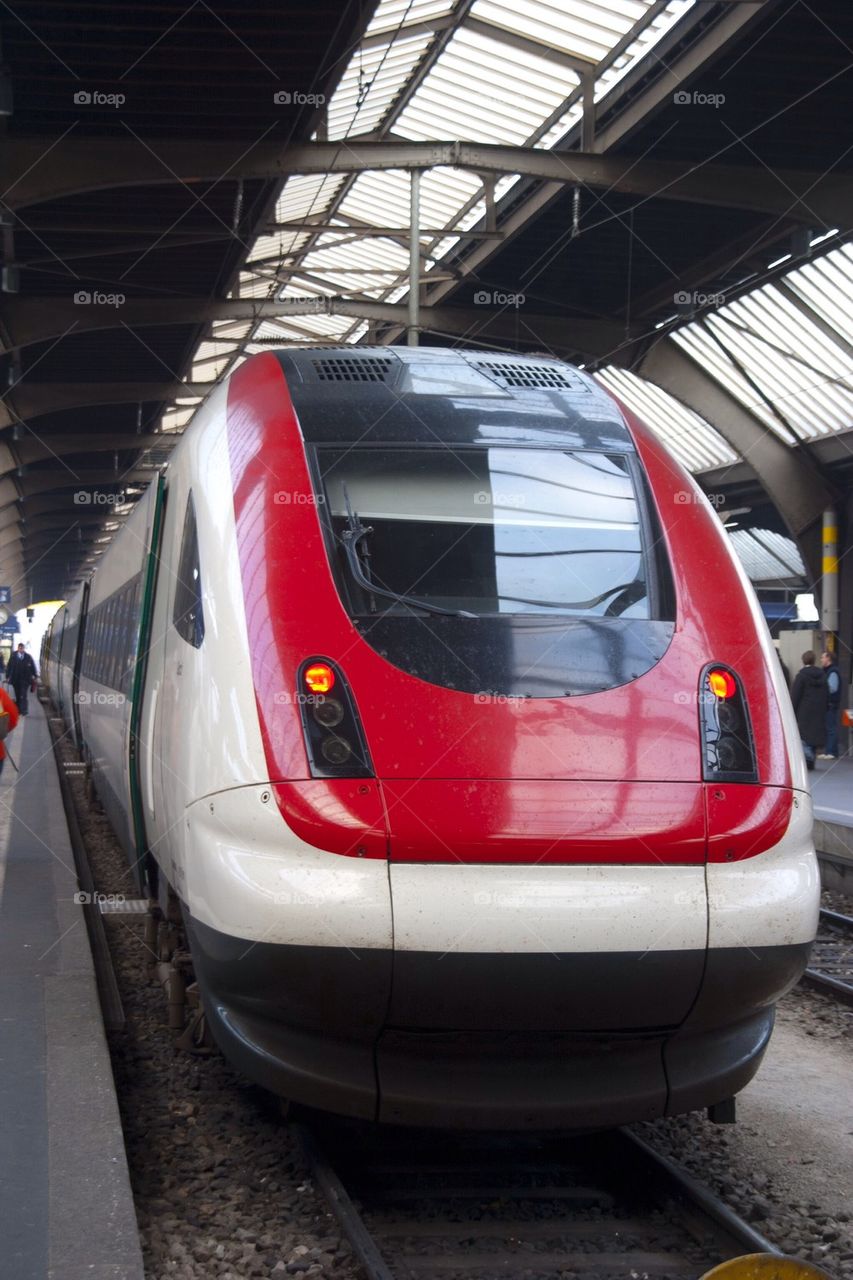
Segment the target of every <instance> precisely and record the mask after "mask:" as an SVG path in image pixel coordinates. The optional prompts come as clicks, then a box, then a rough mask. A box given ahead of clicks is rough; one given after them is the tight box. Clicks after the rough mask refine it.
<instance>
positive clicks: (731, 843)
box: [705, 782, 793, 862]
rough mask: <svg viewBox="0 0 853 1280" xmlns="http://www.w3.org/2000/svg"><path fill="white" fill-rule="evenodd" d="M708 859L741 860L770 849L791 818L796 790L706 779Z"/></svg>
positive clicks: (721, 860) (718, 860)
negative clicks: (713, 781)
mask: <svg viewBox="0 0 853 1280" xmlns="http://www.w3.org/2000/svg"><path fill="white" fill-rule="evenodd" d="M705 798H706V804H707V820H708V861H709V862H739V861H740V860H741V859H742V858H754V857H756V855H757V854H759V853H764V852H765V850H767V849H771V848H772V847H773V845H774V844H778V842H779V841H780V840H781V839H782V837H783V835H784V834H785V832H786V831H787V830H788V824H789V823H790V821H791V805H792V802H793V792H792V791H791V790H790V789H789V788H787V787H751V786H748V785H746V784H744V783H742V782H718V783H710V782H709V783H706V785H705Z"/></svg>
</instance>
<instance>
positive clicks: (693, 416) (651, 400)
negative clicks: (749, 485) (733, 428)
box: [595, 366, 737, 472]
mask: <svg viewBox="0 0 853 1280" xmlns="http://www.w3.org/2000/svg"><path fill="white" fill-rule="evenodd" d="M595 376H596V379H597V380H598V381H599V382H601V383H602V384H603V385H604V386H605V387H606V388H607V390H608V391H610V392H612V393H613V395H615V396H618V398H619V399H620V400H622V401H623V402H624V403H625V404H626V405H627V406H628V408H629V409H632V410H633V412H634V413H636V415H637V417H638V418H641V419H642V421H643V422H645V423H646V425H647V426H648V427H650V428H651V430H652V431H654V433H655V435H657V436H659V437H660V439H661V440H662V441H663V443H664V444H665V445H666V446H667V448H668V449H670V450H671V452H672V453H674V454H675V456H676V458H678V460H679V462H681V463H682V464H683V465H684V466H685V467H687V469H688V470H689V471H693V472H697V471H707V470H709V469H710V468H712V467H721V466H725V465H726V464H728V463H731V462H736V461H737V454H736V453H735V451H734V449H732V448H731V447H730V445H729V444H728V443H727V442H726V441H725V440H724V439H723V437H722V436H721V435H720V433H719V432H718V431H717V430H715V428H714V427H712V426H711V424H710V423H709V422H706V421H705V419H704V418H702V417H700V416H699V414H698V413H694V411H693V410H692V409H688V407H687V405H684V404H682V403H681V401H680V400H676V399H675V397H674V396H671V395H670V394H669V392H668V391H664V390H663V388H662V387H656V386H655V385H654V383H652V382H646V381H645V380H644V379H643V378H638V377H637V376H636V374H633V373H629V372H628V370H627V369H617V368H614V367H613V366H609V367H608V368H605V369H601V370H600V371H599V372H598V373H597V374H596V375H595Z"/></svg>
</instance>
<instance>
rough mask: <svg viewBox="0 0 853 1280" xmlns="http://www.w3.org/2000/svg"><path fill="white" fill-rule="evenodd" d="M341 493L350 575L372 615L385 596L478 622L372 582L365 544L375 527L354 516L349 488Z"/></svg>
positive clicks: (459, 611)
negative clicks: (364, 595)
mask: <svg viewBox="0 0 853 1280" xmlns="http://www.w3.org/2000/svg"><path fill="white" fill-rule="evenodd" d="M341 490H342V492H343V495H344V502H345V503H346V509H347V525H348V528H346V529H344V530H343V532H342V534H341V537H342V538H343V543H344V550H345V551H346V555H347V565H348V566H349V571H350V573H351V574H352V576H353V577H354V578H355V580H356V582H357V583H358V585H359V586H360V587H363V588H364V590H365V591H366V592H367V593H368V595H369V596H370V597H371V601H370V603H371V612H372V613H375V612H376V604H375V601H374V600H373V597H374V596H384V597H385V599H386V600H393V601H394V602H395V603H396V604H403V605H407V606H408V607H409V608H410V609H424V610H426V612H427V613H443V614H446V615H447V616H448V617H451V618H475V617H476V616H477V615H476V614H475V613H466V612H465V610H464V609H444V608H442V606H441V605H439V604H427V602H426V601H425V600H417V599H415V597H414V596H407V595H398V593H397V592H396V591H389V590H387V588H385V587H378V586H377V585H376V583H375V582H371V580H370V578H369V577H368V576H367V574H366V573H365V571H364V569H363V568H362V563H361V556H362V555H365V556H369V554H370V553H369V551H368V550H367V546H366V543H365V545H364V547H363V549H362V548H361V544H362V543H364V540H365V539H366V538H367V537H369V535H370V534H371V533H373V526H372V525H365V524H362V523H361V519H360V517H359V516H358V513H357V512H354V511H353V509H352V505H351V503H350V500H349V492H348V490H347V486H346V484H345V483H344V482H343V481H341Z"/></svg>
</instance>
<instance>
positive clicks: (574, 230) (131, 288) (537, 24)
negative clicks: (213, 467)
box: [0, 0, 853, 605]
mask: <svg viewBox="0 0 853 1280" xmlns="http://www.w3.org/2000/svg"><path fill="white" fill-rule="evenodd" d="M87 14H88V11H85V10H83V11H79V12H78V13H75V14H74V15H69V14H65V13H64V12H63V11H61V10H60V9H57V7H56V4H55V0H32V4H31V5H30V7H29V10H28V15H27V21H26V23H23V22H21V21H20V20H19V19H18V18H17V17H16V16H15V14H13V13H12V12H11V10H9V12H8V13H6V14H2V13H0V39H2V45H3V55H4V56H3V61H4V67H5V69H0V90H3V92H5V90H4V89H3V86H4V85H5V84H6V80H8V86H9V89H10V92H9V93H6V96H5V97H4V96H3V92H0V107H2V108H3V110H4V111H6V112H7V122H6V131H5V134H4V136H3V139H1V140H0V150H2V149H4V148H5V149H6V151H7V153H8V154H7V161H8V164H7V171H8V173H9V174H10V179H9V186H8V191H7V193H6V195H5V196H4V197H3V200H4V201H5V202H6V203H5V204H2V205H0V217H2V221H3V228H4V235H3V246H4V256H3V261H4V267H3V274H2V293H0V346H2V349H0V363H2V368H0V377H2V378H3V379H4V380H5V385H6V388H7V390H6V392H5V394H4V396H3V397H2V400H3V404H2V405H0V429H2V432H3V434H2V441H0V556H2V557H3V562H4V563H7V565H8V566H10V567H9V569H8V573H9V574H10V575H11V578H13V579H15V581H17V582H19V583H26V584H27V585H26V590H27V593H28V596H29V597H36V596H39V597H44V598H48V597H49V598H54V597H57V596H59V595H62V594H65V593H66V592H67V591H68V590H69V589H70V587H71V586H72V585H73V584H74V583H75V582H78V581H80V579H81V577H83V576H85V575H86V574H88V573H89V572H90V571H91V569H92V567H93V566H94V565H95V564H96V563H97V559H98V557H99V556H100V555H101V554H103V551H104V550H105V548H106V547H107V546H108V545H109V543H110V540H111V539H112V537H113V536H114V534H115V532H116V530H117V529H118V528H119V527H120V526H121V523H122V521H123V520H124V519H125V518H126V515H127V514H128V512H129V511H130V510H131V509H132V506H133V502H134V501H135V500H136V499H137V498H138V496H139V494H140V493H141V492H143V491H144V489H145V487H146V485H147V484H148V483H150V480H151V478H152V476H154V475H156V474H157V472H158V470H159V469H160V468H161V467H162V465H163V464H164V463H165V462H166V461H167V460H168V457H169V455H170V452H171V449H172V447H173V446H174V444H175V442H176V441H177V439H179V437H180V435H181V434H182V432H183V431H184V429H185V428H186V426H187V425H188V424H189V423H190V422H191V421H192V419H193V416H194V415H195V413H196V412H197V410H198V408H199V406H200V405H201V404H202V403H203V401H204V399H205V398H206V396H207V395H208V394H209V393H210V390H211V389H212V388H213V387H214V386H216V385H217V383H218V382H220V381H221V380H222V379H223V378H224V377H226V376H227V375H228V374H229V373H230V372H231V371H233V370H234V369H235V368H236V367H237V366H238V365H239V364H240V363H241V362H242V361H243V360H245V359H246V358H247V357H248V356H249V355H252V354H254V353H256V352H259V351H263V350H267V349H269V348H270V347H272V346H286V345H292V344H295V345H299V344H309V345H317V344H321V345H328V344H335V345H337V344H341V343H343V344H371V345H374V344H378V345H389V344H392V343H395V342H399V341H401V340H405V336H406V330H407V327H408V328H409V329H410V332H414V331H415V330H417V331H419V337H420V341H421V342H422V343H424V344H425V345H436V344H437V345H450V346H461V347H463V348H473V349H481V350H482V349H487V350H488V349H498V350H506V349H510V350H517V351H520V352H540V353H541V352H546V353H548V354H549V356H554V357H559V358H564V359H568V360H570V361H573V362H574V363H576V364H578V365H579V366H581V367H582V368H585V369H586V370H587V371H588V372H589V373H590V374H591V375H592V376H594V377H596V378H598V379H599V380H600V382H601V383H602V385H604V386H605V387H607V388H608V389H609V390H611V391H612V392H613V393H614V394H615V395H616V396H617V397H618V398H619V399H620V400H621V401H622V402H623V403H624V404H626V405H627V406H629V407H630V408H631V409H633V410H634V411H636V413H637V414H638V415H639V416H640V417H642V418H643V419H644V420H645V421H646V422H648V424H649V425H650V427H651V428H652V429H653V430H654V431H656V432H658V434H659V435H660V436H661V437H662V439H663V440H664V441H665V443H666V444H667V445H668V446H669V447H670V449H671V450H672V451H673V452H674V454H675V455H676V457H677V458H678V459H679V460H680V461H681V462H682V463H683V464H684V466H685V467H687V468H688V469H689V470H690V471H691V472H692V473H693V474H695V475H697V476H698V477H699V478H700V482H701V484H702V486H703V487H704V488H705V489H706V491H707V492H709V493H720V492H724V494H725V503H724V506H723V509H721V515H723V517H724V519H725V521H726V523H727V524H728V525H729V527H730V529H732V531H733V532H738V531H741V532H743V531H744V530H745V526H746V525H749V526H750V532H751V533H753V534H755V535H756V536H759V535H761V536H762V537H763V536H764V535H765V534H766V535H767V536H768V537H770V538H771V540H772V538H781V539H785V545H784V546H783V545H782V543H773V545H772V546H769V544H768V545H767V546H765V543H762V544H761V545H762V546H765V550H767V554H768V555H770V556H771V557H773V556H776V557H778V556H779V555H781V556H782V558H783V560H784V562H785V563H784V565H781V566H779V570H780V571H779V573H778V574H777V575H776V577H778V579H779V580H780V581H782V580H784V581H786V582H787V581H793V580H794V579H795V578H797V576H798V575H799V573H800V569H801V568H802V561H801V560H800V559H799V556H800V553H802V556H803V558H804V559H805V561H806V562H807V564H808V568H809V571H810V573H811V575H812V576H815V568H814V567H815V565H816V564H818V565H819V545H818V546H809V547H807V546H806V544H805V542H804V539H811V540H812V542H814V537H815V529H817V532H818V535H819V525H820V516H821V513H822V511H823V510H824V509H825V507H826V506H827V505H831V504H832V503H833V502H837V501H838V500H839V496H838V495H839V493H841V492H842V489H841V488H840V487H839V485H838V483H836V481H837V480H838V479H839V478H844V477H853V437H851V435H850V432H851V430H853V302H851V299H853V290H852V289H851V284H853V245H851V244H850V243H849V241H850V240H851V236H853V153H851V154H848V152H849V151H850V149H849V146H848V145H847V142H846V140H845V138H844V137H843V136H842V134H843V130H841V129H840V128H835V127H833V122H836V123H837V122H839V121H846V120H847V119H848V116H849V73H850V48H851V47H853V6H850V5H849V3H848V2H847V0H827V4H826V6H822V8H821V11H820V14H819V15H818V16H815V14H814V13H812V11H811V9H810V7H809V6H807V5H804V4H800V3H794V4H792V3H790V0H762V2H761V3H758V2H756V3H731V0H562V2H560V0H512V2H510V0H367V3H360V2H359V0H316V3H314V4H312V5H311V6H306V5H304V4H297V3H296V2H295V0H294V2H293V3H292V4H291V3H290V2H289V0H284V3H282V0H249V2H248V3H245V2H244V0H223V4H222V5H221V6H219V8H218V9H217V13H216V14H214V13H213V11H212V10H211V9H210V8H209V6H206V5H200V6H199V5H196V6H190V7H189V8H187V9H184V8H183V7H182V6H181V5H179V4H177V5H176V6H175V8H174V13H173V14H172V16H171V17H170V14H171V9H170V5H169V3H166V4H165V5H164V4H155V3H154V2H153V0H143V3H142V4H140V5H138V6H131V7H129V8H127V9H126V10H125V11H123V15H122V21H121V23H118V24H114V25H112V26H108V25H107V24H105V23H104V22H103V18H102V15H101V16H99V15H98V13H96V12H95V11H94V10H93V11H92V14H91V15H88V16H87ZM172 17H173V18H174V21H173V20H172ZM161 23H162V28H161V26H160V24H161ZM90 27H91V30H90ZM804 50H806V51H808V54H809V56H808V57H804ZM178 67H180V68H181V72H180V74H176V68H178ZM108 68H112V70H108ZM66 73H68V74H67V75H66ZM110 76H111V77H112V80H110V78H109V77H110ZM4 77H6V80H4ZM99 85H101V86H103V88H104V89H110V88H113V89H115V90H116V91H117V92H119V93H120V96H122V98H123V99H124V100H125V105H124V106H123V107H122V108H121V110H118V109H111V110H100V111H98V110H95V109H94V107H93V109H92V110H89V109H88V108H86V109H83V108H80V109H79V110H78V109H77V107H76V106H74V107H73V108H72V105H71V104H72V102H73V103H75V104H76V102H77V100H78V98H79V97H80V96H81V93H80V90H81V86H82V97H83V98H84V99H85V98H86V97H87V94H88V97H89V98H92V96H93V95H92V92H91V90H92V89H94V88H97V87H98V86H99ZM12 90H13V91H14V92H13V94H12V93H11V91H12ZM10 94H11V96H10ZM13 98H14V103H12V99H13ZM4 103H5V104H6V106H5V107H4V106H3V104H4ZM72 116H73V118H72ZM309 143H315V144H317V145H316V146H315V148H314V150H313V151H312V152H311V153H310V154H309V148H308V146H307V145H306V144H309ZM319 148H322V160H321V159H319V158H318V155H317V151H318V149H319ZM390 148H393V151H392V152H389V149H390ZM297 152H298V153H299V154H298V155H297V154H296V153H297ZM389 157H390V158H389ZM397 165H399V167H395V166H397ZM415 171H419V172H420V180H419V183H418V184H413V178H412V175H413V173H414V172H415ZM413 185H414V186H415V187H416V189H417V188H419V193H420V195H419V222H418V225H419V230H418V238H417V245H418V260H419V270H418V278H419V313H418V318H417V320H416V321H413V320H412V313H411V311H410V310H409V305H408V304H409V282H410V279H411V272H412V263H411V260H410V259H411V255H410V217H411V212H412V191H413ZM116 289H120V290H121V295H120V296H121V298H122V300H123V301H122V305H121V306H115V307H110V306H105V305H103V306H102V305H99V306H95V305H94V304H93V305H91V306H88V307H83V306H77V305H74V304H73V303H76V301H77V296H78V294H82V295H83V296H86V297H91V298H94V297H95V296H96V292H95V291H101V293H99V294H98V295H97V296H101V295H102V294H103V293H104V292H106V293H107V294H108V295H109V296H112V294H111V293H110V291H111V290H112V291H114V290H116ZM484 297H485V298H487V299H492V300H493V302H492V303H491V304H490V305H482V302H483V298H484ZM507 298H508V299H509V301H500V300H501V299H504V300H505V299H507ZM72 299H73V303H72ZM513 299H515V301H513ZM518 299H521V302H519V301H518ZM3 343H5V345H2V344H3ZM81 485H82V486H83V488H84V491H86V492H88V491H89V490H91V489H92V488H93V487H94V486H100V488H101V489H103V488H104V487H107V488H108V489H109V490H110V502H109V504H107V505H105V506H104V507H103V509H101V508H99V507H96V505H95V504H94V503H91V504H90V506H89V509H87V510H83V509H82V508H81V506H80V505H76V504H77V503H78V499H77V498H76V497H74V493H75V490H76V488H79V487H80V486H81ZM79 501H80V502H82V501H84V499H80V500H79ZM715 505H718V504H715ZM718 509H719V507H718ZM734 512H738V513H740V515H739V516H738V517H735V516H734V515H733V513H734ZM744 516H745V517H747V518H746V519H744V518H743V517H744ZM734 520H737V523H738V529H735V526H734V524H733V523H732V522H733V521H734ZM740 540H741V542H744V539H743V538H741V539H740ZM817 541H818V544H819V536H818V539H817ZM765 542H766V539H765ZM744 551H745V553H746V551H747V544H746V543H745V542H744ZM748 554H749V555H751V556H752V557H753V560H754V561H755V564H754V568H755V570H756V573H757V574H759V575H760V576H759V577H757V578H756V581H764V580H770V579H771V578H773V575H774V573H775V568H776V565H775V561H768V562H766V563H762V564H759V562H758V561H759V558H760V557H759V551H758V550H757V549H755V548H750V549H749V552H748ZM788 568H790V569H791V572H790V573H788V572H787V569H788ZM765 570H766V571H767V572H766V573H765ZM21 590H23V588H21ZM13 603H15V604H16V605H17V604H18V603H20V601H19V600H18V599H16V600H15V601H14V602H13Z"/></svg>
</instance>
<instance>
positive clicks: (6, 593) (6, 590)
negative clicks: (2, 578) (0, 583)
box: [0, 587, 12, 604]
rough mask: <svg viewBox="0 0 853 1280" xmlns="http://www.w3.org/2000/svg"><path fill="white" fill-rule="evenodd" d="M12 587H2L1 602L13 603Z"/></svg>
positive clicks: (0, 592) (0, 591) (0, 590)
mask: <svg viewBox="0 0 853 1280" xmlns="http://www.w3.org/2000/svg"><path fill="white" fill-rule="evenodd" d="M11 601H12V588H11V587H0V604H11Z"/></svg>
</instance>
